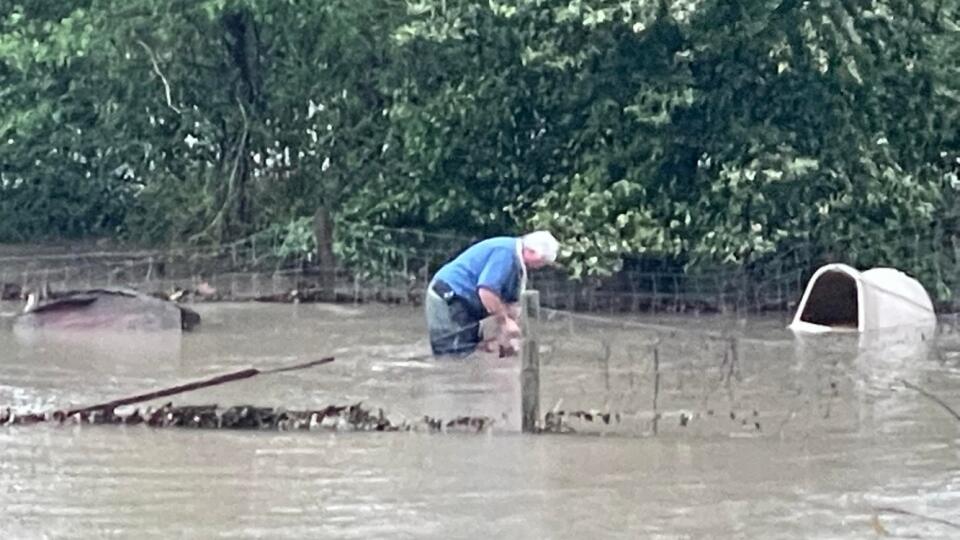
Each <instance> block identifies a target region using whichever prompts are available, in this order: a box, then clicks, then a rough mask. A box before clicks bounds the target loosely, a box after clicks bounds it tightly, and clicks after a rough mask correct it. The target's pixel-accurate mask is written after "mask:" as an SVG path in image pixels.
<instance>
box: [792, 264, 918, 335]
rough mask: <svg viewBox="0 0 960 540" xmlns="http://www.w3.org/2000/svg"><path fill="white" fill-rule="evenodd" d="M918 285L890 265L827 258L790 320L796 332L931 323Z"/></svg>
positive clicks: (862, 330)
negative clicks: (867, 267) (857, 266)
mask: <svg viewBox="0 0 960 540" xmlns="http://www.w3.org/2000/svg"><path fill="white" fill-rule="evenodd" d="M936 321H937V316H936V314H935V313H934V311H933V303H932V302H931V301H930V296H929V295H928V294H927V291H926V290H925V289H924V288H923V285H920V283H919V282H918V281H917V280H915V279H913V278H912V277H910V276H908V275H907V274H904V273H903V272H901V271H899V270H897V269H894V268H872V269H870V270H866V271H864V272H860V271H859V270H856V269H855V268H852V267H850V266H847V265H845V264H828V265H826V266H822V267H820V268H819V269H817V271H816V272H814V274H813V277H811V278H810V281H809V282H808V283H807V288H806V290H805V291H804V293H803V298H802V299H801V300H800V305H799V306H798V307H797V312H796V314H795V315H794V317H793V322H792V323H790V329H792V330H794V331H798V332H831V331H848V332H871V331H875V330H882V329H889V328H896V327H918V326H929V325H932V324H936Z"/></svg>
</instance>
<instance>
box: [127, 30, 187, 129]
mask: <svg viewBox="0 0 960 540" xmlns="http://www.w3.org/2000/svg"><path fill="white" fill-rule="evenodd" d="M137 43H139V44H140V46H141V47H143V50H145V51H147V56H149V57H150V63H152V64H153V72H154V73H156V74H157V76H158V77H160V81H161V82H162V83H163V89H164V93H165V94H166V96H167V107H170V109H171V110H173V112H175V113H177V114H181V111H180V109H178V108H177V107H176V106H174V104H173V97H172V93H171V91H170V83H169V82H168V81H167V78H166V77H164V76H163V72H162V71H160V64H158V63H157V56H156V55H155V54H153V50H152V49H151V48H150V46H149V45H147V44H146V43H145V42H144V41H143V40H141V39H138V40H137Z"/></svg>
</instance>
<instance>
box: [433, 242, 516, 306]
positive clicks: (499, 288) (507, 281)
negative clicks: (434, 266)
mask: <svg viewBox="0 0 960 540" xmlns="http://www.w3.org/2000/svg"><path fill="white" fill-rule="evenodd" d="M518 241H519V239H518V238H515V237H512V236H498V237H495V238H488V239H487V240H483V241H481V242H477V243H476V244H474V245H472V246H470V247H469V248H467V249H466V250H465V251H464V252H463V253H461V254H460V255H458V256H457V258H456V259H454V260H452V261H450V262H448V263H447V264H445V265H443V267H442V268H440V270H438V271H437V274H436V276H434V279H440V280H443V281H444V282H445V283H446V284H447V285H449V286H450V288H451V289H453V292H454V293H456V295H457V296H459V297H461V298H463V299H464V300H466V301H467V303H468V304H470V307H471V308H472V309H473V310H474V311H475V313H478V314H480V313H486V309H485V308H484V307H483V304H482V303H481V302H480V296H479V295H478V294H477V289H478V288H480V287H484V288H486V289H490V290H491V291H493V292H495V293H497V295H498V296H499V297H500V299H501V300H503V301H504V302H518V301H519V300H520V278H521V276H522V275H523V268H522V267H521V266H520V265H521V262H520V258H519V255H518V254H517V242H518Z"/></svg>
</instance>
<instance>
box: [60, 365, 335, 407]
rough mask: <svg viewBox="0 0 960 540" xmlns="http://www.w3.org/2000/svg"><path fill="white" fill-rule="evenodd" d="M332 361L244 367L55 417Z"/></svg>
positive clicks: (129, 403)
mask: <svg viewBox="0 0 960 540" xmlns="http://www.w3.org/2000/svg"><path fill="white" fill-rule="evenodd" d="M330 362H333V357H332V356H328V357H326V358H321V359H319V360H311V361H309V362H303V363H301V364H295V365H292V366H285V367H279V368H274V369H257V368H247V369H242V370H240V371H234V372H233V373H226V374H224V375H217V376H216V377H211V378H209V379H203V380H199V381H193V382H190V383H186V384H181V385H177V386H172V387H170V388H163V389H161V390H155V391H153V392H147V393H145V394H139V395H136V396H130V397H125V398H121V399H115V400H113V401H108V402H106V403H99V404H97V405H90V406H88V407H81V408H79V409H70V410H68V411H57V412H55V413H54V417H55V418H60V417H69V416H73V415H75V414H78V413H79V414H83V413H88V412H93V411H113V410H114V409H116V408H117V407H122V406H124V405H133V404H134V403H142V402H144V401H151V400H154V399H159V398H162V397H167V396H172V395H175V394H182V393H184V392H189V391H191V390H197V389H199V388H207V387H209V386H217V385H220V384H224V383H228V382H232V381H239V380H242V379H249V378H250V377H255V376H257V375H263V374H266V373H281V372H284V371H295V370H300V369H306V368H310V367H314V366H319V365H323V364H329V363H330Z"/></svg>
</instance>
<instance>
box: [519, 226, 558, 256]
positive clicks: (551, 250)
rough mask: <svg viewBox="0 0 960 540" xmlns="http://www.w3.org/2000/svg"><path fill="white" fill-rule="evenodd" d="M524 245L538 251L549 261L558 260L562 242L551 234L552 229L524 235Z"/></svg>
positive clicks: (522, 239)
mask: <svg viewBox="0 0 960 540" xmlns="http://www.w3.org/2000/svg"><path fill="white" fill-rule="evenodd" d="M520 241H521V243H522V244H523V247H525V248H527V249H530V250H533V251H536V252H537V253H538V254H539V255H540V256H541V257H543V259H544V260H545V261H547V262H554V261H556V260H557V251H559V250H560V242H558V241H557V239H556V238H554V237H553V235H552V234H550V231H534V232H532V233H527V234H525V235H523V237H522V238H521V239H520Z"/></svg>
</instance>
